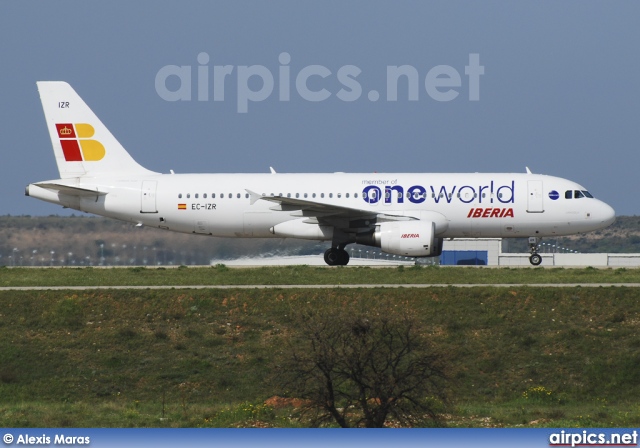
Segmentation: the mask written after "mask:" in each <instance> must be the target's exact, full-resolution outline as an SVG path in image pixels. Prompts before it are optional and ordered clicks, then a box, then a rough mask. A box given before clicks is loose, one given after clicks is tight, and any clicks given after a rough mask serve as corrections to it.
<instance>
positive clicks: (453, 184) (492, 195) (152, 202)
mask: <svg viewBox="0 0 640 448" xmlns="http://www.w3.org/2000/svg"><path fill="white" fill-rule="evenodd" d="M36 84H37V87H38V91H39V94H40V99H41V102H42V107H43V109H44V115H45V120H46V123H47V128H48V130H49V134H50V137H51V143H52V145H53V152H54V155H55V159H56V162H57V165H58V170H59V174H60V178H59V179H54V180H47V181H42V182H35V183H31V184H29V185H28V186H27V187H26V191H25V194H26V195H27V196H30V197H33V198H37V199H41V200H43V201H47V202H51V203H53V204H58V205H62V206H63V207H67V208H71V209H74V210H80V211H83V212H88V213H93V214H96V215H100V216H106V217H109V218H115V219H118V220H122V221H127V222H130V223H134V224H136V225H138V226H142V225H146V226H150V227H157V228H160V229H166V230H171V231H175V232H183V233H192V234H200V235H209V236H216V237H231V238H300V239H306V240H319V241H330V242H331V246H330V247H329V248H328V249H327V250H326V252H325V253H324V260H325V262H326V263H327V264H328V265H329V266H339V265H346V264H348V263H349V254H348V252H347V251H346V250H345V247H346V246H347V245H348V244H352V243H357V244H362V245H366V246H373V247H379V248H380V249H381V250H382V251H383V252H385V253H388V254H394V255H400V256H407V257H437V256H439V255H440V254H441V253H442V246H443V241H444V240H445V239H454V238H523V237H528V238H529V240H528V241H529V249H530V257H529V260H530V263H531V264H532V265H534V266H537V265H539V264H541V263H542V257H541V255H540V254H539V253H538V247H539V242H540V239H541V238H543V237H558V236H563V235H572V234H577V233H583V232H590V231H594V230H598V229H602V228H604V227H607V226H609V225H610V224H611V223H613V222H614V220H615V212H614V210H613V208H611V207H610V206H609V205H607V204H606V203H604V202H602V201H600V200H598V199H595V198H594V197H593V196H592V195H591V193H589V191H588V190H587V189H585V188H584V187H582V186H581V185H579V184H577V183H575V182H572V181H570V180H566V179H562V178H559V177H553V176H547V175H540V174H533V173H532V172H531V171H530V170H529V168H527V169H526V172H525V173H434V174H419V173H350V174H348V173H332V174H331V173H325V174H318V173H307V174H288V173H287V174H285V173H278V172H276V171H275V170H274V169H273V168H271V170H270V173H253V174H175V173H174V172H173V171H171V172H170V173H169V174H161V173H158V172H154V171H150V170H148V169H146V168H144V167H142V166H141V165H139V164H138V163H137V162H136V161H135V160H134V159H133V158H132V157H131V155H129V153H128V152H127V151H126V150H125V149H124V148H123V147H122V145H121V144H120V143H119V142H118V141H117V140H116V138H115V137H114V136H113V135H112V134H111V133H110V132H109V130H108V129H107V128H106V127H105V126H104V125H103V124H102V122H101V121H100V120H99V119H98V117H97V116H96V115H95V114H94V113H93V112H92V110H91V109H90V108H89V107H88V106H87V105H86V104H85V102H84V101H83V100H82V99H81V98H80V96H79V95H78V94H77V93H76V92H75V90H74V89H73V88H72V87H71V86H70V85H69V84H68V83H66V82H61V81H39V82H37V83H36Z"/></svg>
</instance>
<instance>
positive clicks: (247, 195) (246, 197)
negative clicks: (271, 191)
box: [244, 193, 264, 199]
mask: <svg viewBox="0 0 640 448" xmlns="http://www.w3.org/2000/svg"><path fill="white" fill-rule="evenodd" d="M262 196H264V193H262ZM244 198H245V199H249V193H245V195H244Z"/></svg>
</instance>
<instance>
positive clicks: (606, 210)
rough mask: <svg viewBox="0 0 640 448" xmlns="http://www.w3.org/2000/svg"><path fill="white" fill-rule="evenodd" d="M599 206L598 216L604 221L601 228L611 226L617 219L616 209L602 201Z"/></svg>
mask: <svg viewBox="0 0 640 448" xmlns="http://www.w3.org/2000/svg"><path fill="white" fill-rule="evenodd" d="M599 205H600V206H599V207H598V212H597V218H598V220H599V221H600V222H601V223H602V227H601V228H605V227H608V226H610V225H611V224H613V223H614V221H615V220H616V211H615V210H614V209H613V208H612V207H611V206H610V205H609V204H605V203H604V202H600V204H599Z"/></svg>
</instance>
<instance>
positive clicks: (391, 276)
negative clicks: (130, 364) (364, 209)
mask: <svg viewBox="0 0 640 448" xmlns="http://www.w3.org/2000/svg"><path fill="white" fill-rule="evenodd" d="M367 283H371V284H457V283H462V284H494V283H499V284H504V283H507V284H536V283H538V284H539V283H560V284H562V283H640V269H626V268H618V269H595V268H591V267H587V268H580V269H573V268H571V269H564V268H513V269H510V268H476V267H468V268H463V267H439V266H430V267H422V266H412V267H404V266H400V267H395V268H369V267H336V268H329V267H311V266H282V267H260V268H244V269H233V268H228V267H227V266H224V265H217V266H213V267H197V268H187V267H184V266H182V267H178V268H169V269H165V268H144V267H133V268H117V269H104V268H90V267H88V268H57V269H49V268H6V267H5V268H0V286H98V285H99V286H120V285H127V286H155V285H176V286H184V285H315V284H319V285H340V284H367Z"/></svg>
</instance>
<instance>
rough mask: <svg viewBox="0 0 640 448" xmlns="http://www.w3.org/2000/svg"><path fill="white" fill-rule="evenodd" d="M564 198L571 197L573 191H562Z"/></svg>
mask: <svg viewBox="0 0 640 448" xmlns="http://www.w3.org/2000/svg"><path fill="white" fill-rule="evenodd" d="M564 198H565V199H573V191H571V190H567V191H565V192H564Z"/></svg>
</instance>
